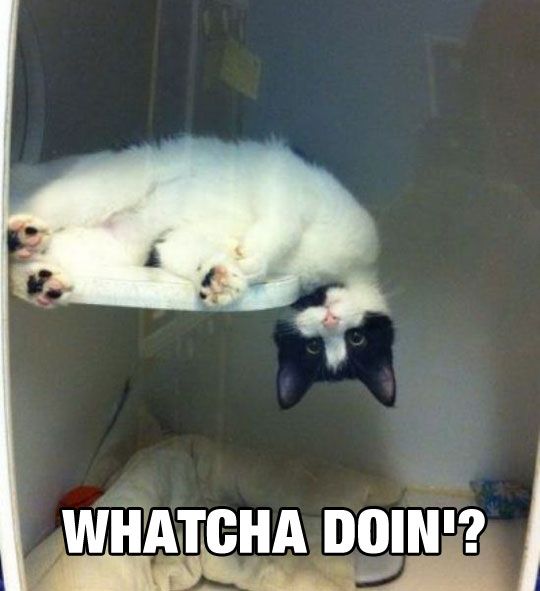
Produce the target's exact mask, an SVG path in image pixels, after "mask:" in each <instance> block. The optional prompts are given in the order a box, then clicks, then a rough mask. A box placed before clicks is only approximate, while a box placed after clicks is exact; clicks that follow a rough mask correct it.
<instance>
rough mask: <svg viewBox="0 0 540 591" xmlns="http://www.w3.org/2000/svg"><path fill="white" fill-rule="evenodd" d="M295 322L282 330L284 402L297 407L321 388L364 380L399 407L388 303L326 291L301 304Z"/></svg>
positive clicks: (341, 291) (280, 388) (278, 339)
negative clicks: (325, 384)
mask: <svg viewBox="0 0 540 591" xmlns="http://www.w3.org/2000/svg"><path fill="white" fill-rule="evenodd" d="M293 309H294V314H293V317H292V319H291V320H289V321H280V322H278V323H277V325H276V329H275V332H274V340H275V342H276V345H277V347H278V358H279V370H278V377H277V389H278V400H279V404H280V406H281V408H284V409H287V408H290V407H292V406H294V405H295V404H297V403H298V402H299V401H300V400H301V399H302V397H303V396H304V394H306V392H307V391H308V390H309V388H310V387H311V386H312V385H313V384H314V383H315V382H328V381H329V382H334V381H341V380H354V379H357V380H360V381H361V382H363V383H364V384H365V385H366V386H367V388H368V389H369V390H370V391H371V392H372V393H373V395H374V396H375V397H376V398H377V400H379V402H381V403H382V404H384V405H385V406H393V405H394V403H395V398H396V382H395V378H394V370H393V366H392V345H393V342H394V327H393V324H392V320H391V319H390V317H389V316H388V315H387V313H386V311H385V307H384V304H383V302H382V298H380V297H378V296H375V297H373V295H372V294H370V293H366V294H363V293H362V292H360V293H357V292H354V293H352V292H350V291H349V290H347V289H346V288H343V287H341V286H326V287H321V288H319V289H317V290H316V291H314V292H313V293H311V294H309V295H306V296H304V297H302V298H300V299H299V300H298V301H297V302H296V303H295V304H294V305H293Z"/></svg>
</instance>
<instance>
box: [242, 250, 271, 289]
mask: <svg viewBox="0 0 540 591" xmlns="http://www.w3.org/2000/svg"><path fill="white" fill-rule="evenodd" d="M234 257H235V260H236V264H237V265H238V268H239V269H240V270H241V271H242V273H243V274H244V275H246V276H247V277H249V280H250V282H251V283H254V282H259V281H262V280H264V279H265V278H266V275H267V268H266V265H265V263H264V261H263V259H262V257H260V256H258V255H256V254H251V253H249V252H246V249H245V248H244V247H242V246H237V247H236V248H235V250H234Z"/></svg>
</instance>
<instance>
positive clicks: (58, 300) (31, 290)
mask: <svg viewBox="0 0 540 591" xmlns="http://www.w3.org/2000/svg"><path fill="white" fill-rule="evenodd" d="M11 283H12V290H13V293H14V294H15V295H17V296H19V297H21V298H22V299H24V300H26V301H27V302H30V303H32V304H34V305H35V306H38V307H39V308H54V307H56V306H59V305H64V304H67V302H68V300H69V297H70V295H71V292H72V291H73V287H72V285H71V283H70V281H69V279H68V278H67V277H66V276H65V275H64V274H63V273H62V272H61V271H60V270H59V269H57V268H55V267H53V266H52V265H49V264H47V263H33V264H31V265H13V267H12V270H11Z"/></svg>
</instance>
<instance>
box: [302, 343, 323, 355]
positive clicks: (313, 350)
mask: <svg viewBox="0 0 540 591" xmlns="http://www.w3.org/2000/svg"><path fill="white" fill-rule="evenodd" d="M306 351H307V352H308V353H309V354H310V355H318V354H319V353H320V352H321V343H320V342H319V340H318V339H311V340H309V341H308V342H307V343H306Z"/></svg>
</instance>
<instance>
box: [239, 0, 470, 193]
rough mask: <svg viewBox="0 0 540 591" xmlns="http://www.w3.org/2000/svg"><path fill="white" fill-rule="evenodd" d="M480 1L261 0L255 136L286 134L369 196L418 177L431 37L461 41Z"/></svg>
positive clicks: (257, 3) (255, 14) (254, 18)
mask: <svg viewBox="0 0 540 591" xmlns="http://www.w3.org/2000/svg"><path fill="white" fill-rule="evenodd" d="M479 4H480V0H437V1H434V0H407V1H401V2H400V1H399V0H331V1H328V0H294V1H291V0H253V1H252V2H251V3H250V17H249V26H248V37H249V43H250V46H251V47H252V48H253V50H254V51H255V52H256V53H257V54H258V55H259V56H260V57H261V58H262V60H263V76H262V82H261V92H260V98H259V100H258V101H257V102H255V103H253V102H251V101H246V115H247V117H246V126H245V130H246V133H247V135H250V136H252V135H254V136H262V137H267V136H268V135H270V134H273V133H275V134H281V135H283V136H285V137H286V138H287V139H288V140H289V141H290V142H291V143H292V144H293V145H296V146H298V147H300V148H302V149H303V150H304V151H306V152H307V153H308V154H309V155H310V156H311V157H312V158H314V159H315V160H316V161H318V162H320V163H321V164H324V165H325V166H328V167H329V168H330V169H331V170H333V171H334V172H335V173H336V174H337V175H338V176H339V178H340V179H342V181H343V182H345V183H346V184H347V185H348V186H349V187H350V188H351V189H353V190H354V191H355V193H356V194H357V195H359V196H361V198H362V199H363V200H364V201H368V202H375V201H377V200H380V199H381V198H388V197H393V196H394V195H395V193H396V191H398V190H400V189H401V188H402V187H403V184H404V183H406V182H408V181H409V180H410V174H411V169H412V166H413V163H414V158H415V139H416V134H417V132H418V131H419V129H420V126H421V125H422V123H423V122H424V121H425V119H426V117H427V116H428V114H429V100H430V97H429V83H428V77H427V67H426V66H427V53H426V41H425V36H426V35H440V36H451V37H457V38H458V39H461V38H463V37H464V34H465V32H466V31H467V29H468V27H469V26H470V22H471V19H472V17H473V15H474V12H475V8H476V7H477V6H478V5H479Z"/></svg>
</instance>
